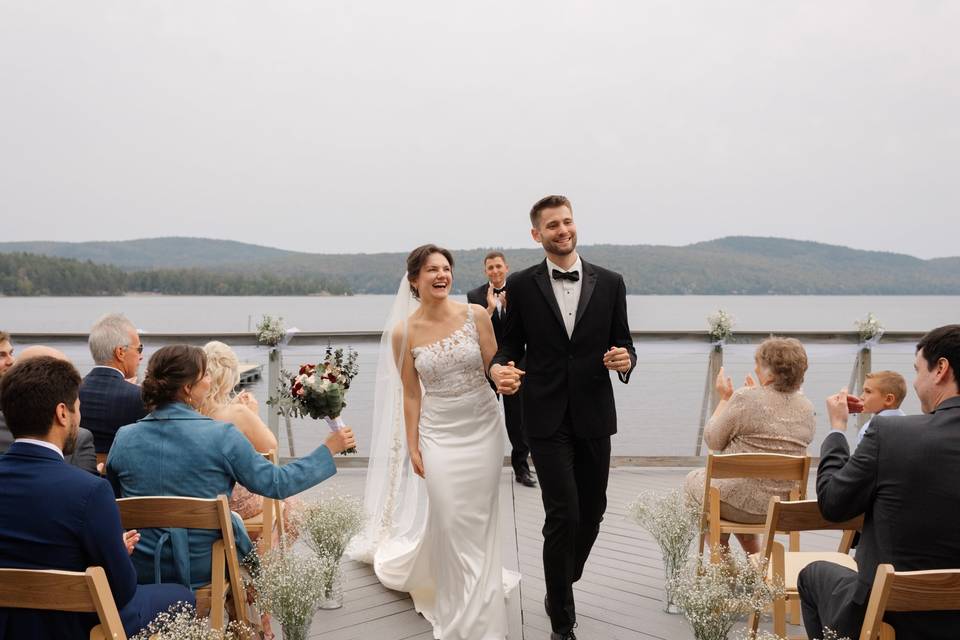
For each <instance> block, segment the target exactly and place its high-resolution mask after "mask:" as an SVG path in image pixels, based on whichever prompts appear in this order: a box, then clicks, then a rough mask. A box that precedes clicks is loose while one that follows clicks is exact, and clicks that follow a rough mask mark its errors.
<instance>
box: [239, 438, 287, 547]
mask: <svg viewBox="0 0 960 640" xmlns="http://www.w3.org/2000/svg"><path fill="white" fill-rule="evenodd" d="M263 457H264V458H266V459H267V460H269V461H270V462H272V463H273V464H274V465H276V466H280V461H279V458H278V457H277V450H276V449H271V450H270V451H268V452H266V453H264V454H263ZM283 509H284V504H283V500H277V499H276V498H268V497H266V496H263V511H262V512H261V513H259V514H257V515H255V516H251V517H249V518H247V519H246V520H244V521H243V526H244V528H246V530H247V533H248V534H250V537H251V538H253V537H254V534H259V535H260V542H258V544H261V545H262V547H261V548H263V549H265V550H266V549H270V548H271V547H272V546H273V528H274V526H276V527H277V531H278V532H279V534H280V536H281V537H283V535H284V533H285V531H284V528H283Z"/></svg>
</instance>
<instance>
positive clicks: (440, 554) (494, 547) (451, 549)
mask: <svg viewBox="0 0 960 640" xmlns="http://www.w3.org/2000/svg"><path fill="white" fill-rule="evenodd" d="M452 284H453V256H452V255H451V254H450V252H449V251H447V250H446V249H442V248H440V247H437V246H434V245H424V246H422V247H418V248H417V249H414V250H413V251H412V252H411V253H410V255H409V256H408V258H407V276H406V278H405V279H404V281H402V282H401V284H400V291H399V292H398V294H397V299H396V302H395V304H394V308H393V310H392V312H391V316H390V318H388V324H387V330H386V331H385V332H384V336H383V338H382V340H381V349H380V363H379V366H378V372H377V388H376V400H375V406H374V434H373V442H372V443H371V446H372V447H373V450H372V451H371V456H370V463H369V466H368V471H367V486H366V495H365V501H364V506H365V509H366V510H367V512H368V515H369V516H370V521H369V524H368V527H367V529H366V531H365V532H364V533H363V534H361V535H360V536H359V537H358V538H357V539H355V541H354V543H353V545H352V547H351V550H350V555H351V556H352V557H354V558H355V559H358V560H363V561H365V562H372V563H373V565H374V570H375V571H376V574H377V577H378V578H379V579H380V582H381V583H383V585H384V586H386V587H387V588H389V589H394V590H397V591H406V592H409V593H410V595H411V597H412V598H413V603H414V606H415V607H416V609H417V611H419V612H420V613H421V614H423V616H424V617H425V618H426V619H427V620H428V621H429V622H430V624H432V625H433V636H434V638H438V639H442V640H494V639H502V638H505V637H506V635H507V613H506V603H505V598H506V595H507V593H509V591H510V590H511V589H512V588H513V587H515V586H516V584H517V582H518V581H519V579H520V576H519V575H518V574H515V573H513V572H509V571H506V570H504V569H503V568H502V564H501V561H500V523H499V513H500V510H499V482H500V475H501V467H502V465H503V452H504V425H503V418H502V416H501V414H500V408H499V405H498V403H497V399H496V396H495V394H494V392H493V390H492V389H491V388H490V385H489V384H488V382H487V379H486V377H485V376H484V371H486V368H487V366H488V365H489V363H490V359H491V358H492V357H493V355H494V353H495V352H496V349H497V345H496V339H495V338H494V334H493V326H492V324H491V322H490V317H489V316H488V315H487V313H486V312H485V311H484V310H483V309H482V308H481V307H478V306H476V305H464V304H461V303H458V302H455V301H453V300H451V299H450V297H449V295H450V288H451V286H452ZM404 442H405V444H406V447H405V448H406V455H404Z"/></svg>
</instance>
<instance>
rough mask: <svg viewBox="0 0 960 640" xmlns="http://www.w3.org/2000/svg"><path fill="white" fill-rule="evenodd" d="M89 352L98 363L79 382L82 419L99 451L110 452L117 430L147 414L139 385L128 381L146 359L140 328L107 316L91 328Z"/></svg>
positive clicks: (115, 315) (120, 317) (124, 319)
mask: <svg viewBox="0 0 960 640" xmlns="http://www.w3.org/2000/svg"><path fill="white" fill-rule="evenodd" d="M88 344H89V346H90V355H92V356H93V362H94V363H95V366H94V367H93V369H91V370H90V373H88V374H87V375H86V377H85V378H84V379H83V384H81V385H80V404H81V405H83V422H81V424H80V426H81V427H83V428H84V429H89V430H90V431H91V432H93V439H94V446H95V447H96V450H97V453H100V454H104V456H105V455H106V454H107V453H108V452H109V451H110V445H112V444H113V437H114V436H115V435H116V434H117V429H119V428H120V427H122V426H124V425H128V424H133V423H134V422H136V421H137V420H139V419H140V418H142V417H143V416H145V415H146V414H147V411H146V409H144V407H143V400H142V399H141V398H140V387H138V386H137V385H135V384H131V383H129V382H127V378H131V379H132V378H136V376H137V369H138V368H139V367H140V361H141V360H143V343H141V342H140V336H139V335H137V328H136V327H134V326H133V324H132V323H131V322H130V321H129V320H127V319H126V318H125V317H124V316H122V315H120V314H118V313H115V314H110V315H107V316H104V317H102V318H100V320H98V321H97V323H96V324H95V325H93V328H92V329H90V337H89V339H88Z"/></svg>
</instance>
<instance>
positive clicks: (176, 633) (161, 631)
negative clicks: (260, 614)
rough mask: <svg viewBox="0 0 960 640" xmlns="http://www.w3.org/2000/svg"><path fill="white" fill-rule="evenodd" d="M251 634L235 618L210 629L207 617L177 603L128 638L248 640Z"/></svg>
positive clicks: (156, 639)
mask: <svg viewBox="0 0 960 640" xmlns="http://www.w3.org/2000/svg"><path fill="white" fill-rule="evenodd" d="M253 637H255V632H254V629H253V628H252V627H250V626H249V625H246V624H243V623H241V622H237V621H236V620H234V621H232V622H230V624H228V625H227V626H226V628H225V629H211V628H210V619H209V618H198V617H197V612H196V610H195V609H194V608H193V607H192V606H190V605H189V604H187V603H185V602H178V603H177V604H175V605H173V606H172V607H170V608H169V609H167V611H165V612H163V613H161V614H159V615H158V616H157V617H156V618H154V619H153V621H152V622H151V623H150V624H148V625H147V627H146V628H145V629H143V630H142V631H141V632H140V633H138V634H137V635H135V636H133V637H132V638H131V639H130V640H247V639H248V638H253Z"/></svg>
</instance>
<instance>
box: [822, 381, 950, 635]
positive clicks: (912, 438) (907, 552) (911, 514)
mask: <svg viewBox="0 0 960 640" xmlns="http://www.w3.org/2000/svg"><path fill="white" fill-rule="evenodd" d="M958 469H960V397H955V398H951V399H949V400H945V401H943V402H942V403H941V404H940V406H938V407H937V408H936V410H934V412H933V413H931V414H928V415H916V416H882V417H877V418H874V419H873V420H872V421H871V422H870V428H869V429H867V432H866V434H865V435H864V437H863V441H861V442H860V445H859V446H858V447H857V449H856V451H855V452H854V454H853V455H852V456H851V455H850V449H849V447H848V445H847V439H846V438H842V437H838V436H835V435H829V436H827V438H826V439H825V440H824V441H823V446H822V447H821V448H820V465H819V467H818V469H817V502H818V503H819V505H820V511H821V512H822V513H823V515H824V517H826V518H827V519H828V520H833V521H836V522H840V521H843V520H847V519H848V518H853V517H856V516H858V515H860V514H861V513H863V514H865V517H864V521H863V534H862V536H861V538H860V544H859V546H858V547H857V567H858V571H857V573H858V578H859V584H858V585H857V589H856V593H855V594H853V601H854V602H856V603H857V604H865V603H866V602H867V598H868V596H869V594H870V588H871V586H872V585H873V578H874V575H875V574H876V572H877V565H878V564H882V563H886V562H889V563H891V564H893V566H894V568H895V569H896V570H897V571H919V570H923V569H955V568H957V567H960V533H958V532H960V482H957V470H958ZM822 597H824V598H826V597H833V595H832V594H822ZM958 619H960V614H958ZM897 635H898V637H899V635H900V633H899V630H898V632H897ZM937 637H941V636H937ZM953 637H955V636H953Z"/></svg>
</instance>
